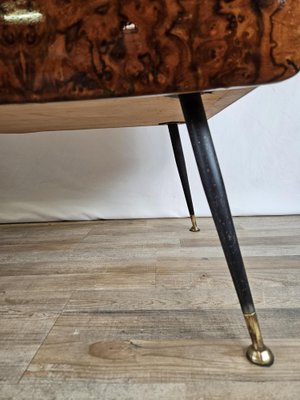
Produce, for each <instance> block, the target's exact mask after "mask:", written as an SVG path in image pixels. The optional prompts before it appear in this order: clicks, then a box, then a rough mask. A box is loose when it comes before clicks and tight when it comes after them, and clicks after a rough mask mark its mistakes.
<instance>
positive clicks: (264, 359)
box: [246, 344, 274, 367]
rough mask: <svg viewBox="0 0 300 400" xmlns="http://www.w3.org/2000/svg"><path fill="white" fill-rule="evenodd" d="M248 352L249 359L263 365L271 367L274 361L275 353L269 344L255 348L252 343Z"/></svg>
mask: <svg viewBox="0 0 300 400" xmlns="http://www.w3.org/2000/svg"><path fill="white" fill-rule="evenodd" d="M246 354H247V358H248V360H249V361H251V362H252V363H253V364H256V365H260V366H262V367H270V366H271V365H272V364H273V362H274V355H273V353H272V351H271V350H270V349H269V348H268V347H267V346H264V347H263V348H262V349H259V350H257V349H255V348H254V346H253V344H251V346H249V347H248V349H247V353H246Z"/></svg>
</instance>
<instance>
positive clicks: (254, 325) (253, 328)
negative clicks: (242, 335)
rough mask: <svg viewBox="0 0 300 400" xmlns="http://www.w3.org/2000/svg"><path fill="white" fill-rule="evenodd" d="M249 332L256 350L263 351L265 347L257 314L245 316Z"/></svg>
mask: <svg viewBox="0 0 300 400" xmlns="http://www.w3.org/2000/svg"><path fill="white" fill-rule="evenodd" d="M244 317H245V321H246V324H247V327H248V331H249V334H250V337H251V340H252V344H253V347H254V348H255V350H263V349H264V347H265V345H264V342H263V338H262V334H261V330H260V326H259V322H258V319H257V315H256V313H255V312H254V313H251V314H244Z"/></svg>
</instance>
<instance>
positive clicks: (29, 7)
mask: <svg viewBox="0 0 300 400" xmlns="http://www.w3.org/2000/svg"><path fill="white" fill-rule="evenodd" d="M299 17H300V11H299V0H122V1H119V0H15V1H12V0H4V1H1V2H0V102H1V103H12V102H13V103H14V102H28V101H50V100H71V99H74V100H75V99H76V100H78V99H88V98H89V99H91V98H99V97H116V96H133V95H134V96H140V95H149V94H151V95H154V94H155V95H157V94H165V93H180V92H195V91H207V90H212V89H217V88H228V87H237V86H245V85H258V84H263V83H269V82H276V81H280V80H283V79H286V78H289V77H291V76H292V75H294V74H295V73H296V72H297V71H298V69H299V65H300V52H299V43H300V33H299V29H300V28H299Z"/></svg>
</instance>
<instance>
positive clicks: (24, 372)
mask: <svg viewBox="0 0 300 400" xmlns="http://www.w3.org/2000/svg"><path fill="white" fill-rule="evenodd" d="M72 293H73V291H72V292H71V294H70V297H69V299H66V301H65V303H64V305H63V307H62V309H61V310H60V311H59V312H58V313H57V317H56V318H55V320H54V322H53V324H52V326H51V328H50V329H49V331H48V332H47V334H46V335H45V337H44V339H43V340H42V341H41V343H40V344H39V346H38V348H37V350H36V351H35V353H34V355H33V356H32V357H31V360H30V361H29V362H28V364H27V366H26V368H25V369H24V371H23V373H22V375H21V376H20V378H19V379H18V381H17V384H20V383H21V381H22V379H23V377H24V375H25V374H26V372H27V371H28V368H29V367H30V364H31V363H32V361H33V360H34V358H35V356H36V355H37V353H38V352H39V350H40V348H41V347H42V346H43V344H44V343H45V341H46V340H47V338H48V336H49V335H50V334H51V332H52V330H53V328H54V326H55V324H56V322H57V320H58V318H59V317H60V316H61V315H62V313H63V312H64V309H65V307H66V306H67V304H68V302H69V300H70V298H71V296H72Z"/></svg>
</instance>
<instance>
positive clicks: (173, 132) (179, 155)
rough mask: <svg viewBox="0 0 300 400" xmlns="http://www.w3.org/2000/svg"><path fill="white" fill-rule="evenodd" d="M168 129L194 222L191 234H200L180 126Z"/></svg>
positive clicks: (169, 125)
mask: <svg viewBox="0 0 300 400" xmlns="http://www.w3.org/2000/svg"><path fill="white" fill-rule="evenodd" d="M168 128H169V133H170V138H171V142H172V146H173V151H174V156H175V161H176V164H177V168H178V173H179V176H180V180H181V184H182V188H183V191H184V195H185V200H186V203H187V207H188V209H189V213H190V217H191V221H192V227H191V229H190V231H191V232H199V231H200V229H199V228H198V226H197V220H196V217H195V212H194V206H193V200H192V196H191V190H190V185H189V179H188V175H187V170H186V165H185V159H184V154H183V149H182V144H181V140H180V134H179V129H178V125H177V124H176V123H174V124H168Z"/></svg>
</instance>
